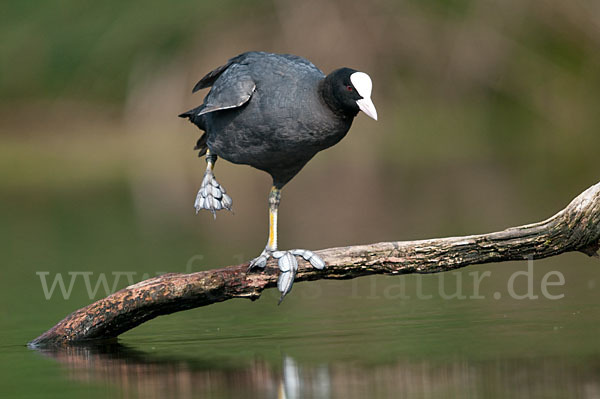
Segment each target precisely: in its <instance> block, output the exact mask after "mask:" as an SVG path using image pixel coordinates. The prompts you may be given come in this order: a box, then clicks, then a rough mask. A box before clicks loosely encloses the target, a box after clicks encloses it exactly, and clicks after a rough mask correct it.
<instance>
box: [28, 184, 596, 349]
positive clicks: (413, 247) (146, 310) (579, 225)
mask: <svg viewBox="0 0 600 399" xmlns="http://www.w3.org/2000/svg"><path fill="white" fill-rule="evenodd" d="M599 247H600V183H598V184H596V185H594V186H592V187H590V188H589V189H587V190H586V191H584V192H583V193H581V194H580V195H579V196H577V197H576V198H575V199H574V200H573V201H571V203H570V204H569V205H568V206H567V207H566V208H565V209H563V210H562V211H560V212H558V213H557V214H556V215H554V216H552V217H551V218H549V219H547V220H545V221H543V222H539V223H534V224H528V225H524V226H519V227H513V228H509V229H506V230H504V231H499V232H494V233H489V234H480V235H472V236H464V237H449V238H438V239H431V240H420V241H404V242H382V243H377V244H370V245H356V246H350V247H339V248H330V249H324V250H321V251H318V252H317V254H318V255H319V256H321V257H322V259H323V260H325V262H326V263H327V267H326V268H325V269H324V270H316V269H314V268H312V267H311V266H310V264H309V263H307V262H306V261H304V260H301V259H300V260H299V269H298V273H297V275H296V282H299V281H305V280H318V279H324V278H327V279H351V278H355V277H359V276H365V275H369V274H408V273H438V272H443V271H448V270H453V269H458V268H461V267H465V266H467V265H472V264H478V263H488V262H503V261H510V260H520V259H527V258H530V257H531V258H533V259H541V258H547V257H549V256H554V255H558V254H561V253H564V252H570V251H580V252H583V253H585V254H587V255H589V256H596V257H598V252H597V251H598V249H599ZM247 267H248V264H247V263H245V264H241V265H237V266H230V267H226V268H222V269H216V270H209V271H204V272H198V273H191V274H177V273H170V274H165V275H162V276H160V277H156V278H151V279H148V280H145V281H142V282H140V283H138V284H134V285H131V286H129V287H127V288H124V289H122V290H120V291H118V292H116V293H114V294H112V295H110V296H108V297H106V298H104V299H101V300H99V301H97V302H94V303H92V304H90V305H88V306H86V307H84V308H82V309H79V310H77V311H75V312H73V313H71V314H70V315H68V316H67V317H65V318H64V319H63V320H62V321H60V322H59V323H58V324H56V325H55V326H54V327H52V328H51V329H50V330H48V331H46V332H45V333H44V334H42V335H40V336H39V337H38V338H36V339H35V340H33V341H32V342H31V343H30V345H31V346H34V347H42V346H60V345H68V344H73V343H78V342H81V341H86V340H94V339H96V340H98V339H112V338H116V337H117V336H118V335H119V334H122V333H124V332H125V331H128V330H130V329H132V328H134V327H136V326H138V325H140V324H142V323H144V322H146V321H148V320H151V319H153V318H155V317H157V316H160V315H165V314H169V313H174V312H178V311H181V310H187V309H192V308H196V307H200V306H206V305H210V304H212V303H216V302H222V301H226V300H228V299H231V298H248V299H251V300H255V299H257V298H258V297H260V294H261V292H262V291H263V290H264V289H265V288H270V287H275V286H276V284H277V277H278V274H279V270H278V268H277V262H276V261H275V260H273V259H271V260H270V262H269V263H268V264H267V267H266V268H265V270H264V271H262V272H258V273H256V272H252V273H246V269H247Z"/></svg>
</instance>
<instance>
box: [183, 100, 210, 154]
mask: <svg viewBox="0 0 600 399" xmlns="http://www.w3.org/2000/svg"><path fill="white" fill-rule="evenodd" d="M202 108H203V106H202V105H201V106H199V107H196V108H194V109H191V110H189V111H187V112H184V113H182V114H179V115H178V116H179V117H180V118H188V119H189V120H190V122H192V123H193V124H194V125H196V126H198V127H199V128H200V129H201V130H204V131H206V128H205V125H204V115H198V113H199V112H200V111H201V109H202ZM206 139H207V137H206V133H204V134H203V135H202V136H201V137H200V138H199V139H198V141H197V142H196V146H195V147H194V150H197V151H198V156H199V157H201V156H203V155H205V154H206V151H207V150H208V145H207V144H206Z"/></svg>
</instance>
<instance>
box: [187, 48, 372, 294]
mask: <svg viewBox="0 0 600 399" xmlns="http://www.w3.org/2000/svg"><path fill="white" fill-rule="evenodd" d="M207 87H211V89H210V91H209V92H208V94H207V95H206V97H205V98H204V102H203V103H202V105H200V106H199V107H197V108H194V109H192V110H190V111H187V112H184V113H183V114H181V115H179V116H180V117H182V118H188V119H189V120H190V121H191V122H192V123H194V124H195V125H196V126H198V127H199V128H200V129H201V130H203V131H205V133H204V134H203V135H202V137H200V139H199V140H198V142H197V143H196V147H195V149H196V150H199V156H203V155H206V162H207V167H206V172H205V174H204V179H203V180H202V184H201V186H200V190H199V191H198V195H197V196H196V202H195V204H194V206H195V208H196V212H198V211H200V210H201V209H206V210H209V211H210V212H212V213H213V215H216V211H218V210H221V209H228V210H231V205H232V201H231V198H230V197H229V196H228V195H227V194H226V192H225V189H224V188H223V187H222V186H221V185H220V184H219V183H218V182H217V181H216V180H215V177H214V174H213V168H214V165H215V162H216V161H217V158H218V157H221V158H224V159H226V160H228V161H230V162H233V163H236V164H245V165H250V166H252V167H254V168H256V169H260V170H263V171H265V172H267V173H269V174H270V175H271V176H272V178H273V186H272V188H271V191H270V193H269V238H268V241H267V246H266V247H265V249H264V250H263V251H262V253H261V254H260V255H259V256H258V257H257V258H255V259H253V260H252V261H251V262H250V267H249V270H250V269H252V268H255V267H258V268H264V267H265V265H266V263H267V260H268V258H269V257H270V256H273V257H275V258H277V259H278V264H279V269H280V270H281V274H280V276H279V280H278V283H277V287H278V288H279V291H280V292H281V299H280V300H279V302H281V300H283V298H284V297H285V295H286V294H287V293H289V292H290V290H291V288H292V284H293V283H294V277H295V275H296V271H297V269H298V262H297V261H296V258H295V256H302V257H303V258H304V259H306V260H307V261H309V262H310V263H311V265H312V266H313V267H315V268H317V269H322V268H323V267H325V262H323V260H322V259H321V258H319V257H318V256H317V255H316V254H314V253H313V252H311V251H308V250H304V249H295V250H290V251H278V250H277V209H278V207H279V201H280V190H281V189H282V188H283V186H284V185H285V184H286V183H287V182H289V181H290V180H291V179H292V178H293V177H294V176H295V175H296V174H297V173H298V172H299V171H300V169H302V167H303V166H304V165H306V163H307V162H308V161H309V160H310V159H311V158H312V157H313V156H314V155H315V154H316V153H317V152H319V151H321V150H324V149H326V148H328V147H331V146H332V145H334V144H336V143H338V142H339V141H340V140H341V139H342V138H343V137H344V136H345V135H346V133H347V132H348V130H349V129H350V126H351V125H352V121H353V119H354V117H355V116H356V115H357V114H358V112H359V111H363V112H364V113H365V114H367V115H368V116H370V117H371V118H373V119H375V120H377V111H376V110H375V106H374V105H373V102H372V101H371V89H372V83H371V78H370V77H369V76H368V75H367V74H366V73H364V72H359V71H356V70H354V69H350V68H340V69H336V70H335V71H333V72H331V73H330V74H329V75H325V74H323V72H321V71H320V70H319V69H318V68H317V67H316V66H314V65H313V64H312V63H311V62H310V61H308V60H306V59H304V58H302V57H298V56H295V55H290V54H271V53H265V52H247V53H243V54H240V55H238V56H236V57H234V58H231V59H230V60H229V61H227V63H226V64H225V65H222V66H220V67H218V68H216V69H214V70H213V71H211V72H209V73H208V74H207V75H206V76H204V77H203V78H202V79H201V80H200V81H199V82H198V83H197V84H196V86H194V90H193V92H196V91H198V90H200V89H204V88H207Z"/></svg>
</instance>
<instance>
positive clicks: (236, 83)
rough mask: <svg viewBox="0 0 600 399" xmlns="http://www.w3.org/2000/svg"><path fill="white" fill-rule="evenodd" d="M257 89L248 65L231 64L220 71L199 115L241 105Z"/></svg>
mask: <svg viewBox="0 0 600 399" xmlns="http://www.w3.org/2000/svg"><path fill="white" fill-rule="evenodd" d="M207 76H208V75H207ZM255 89H256V83H255V82H254V80H253V79H252V77H251V76H250V73H249V71H248V67H247V66H246V65H243V64H235V63H234V64H230V65H228V67H227V68H226V69H225V70H224V71H222V72H219V76H218V78H217V79H215V81H214V82H213V86H212V88H211V89H210V92H209V93H208V95H207V96H206V98H205V100H204V104H202V106H201V107H200V109H199V112H198V115H203V114H207V113H209V112H214V111H220V110H223V109H230V108H237V107H241V106H242V105H244V104H245V103H247V102H248V100H250V97H252V93H254V90H255Z"/></svg>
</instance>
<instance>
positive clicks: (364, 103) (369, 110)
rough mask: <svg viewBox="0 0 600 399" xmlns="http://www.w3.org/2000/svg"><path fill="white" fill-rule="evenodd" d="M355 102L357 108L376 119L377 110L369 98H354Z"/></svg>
mask: <svg viewBox="0 0 600 399" xmlns="http://www.w3.org/2000/svg"><path fill="white" fill-rule="evenodd" d="M356 104H358V108H360V110H361V111H362V112H364V113H365V114H367V115H368V116H370V117H371V118H373V119H375V120H377V110H376V109H375V105H374V104H373V101H371V99H370V98H368V97H366V98H361V99H360V100H356Z"/></svg>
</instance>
